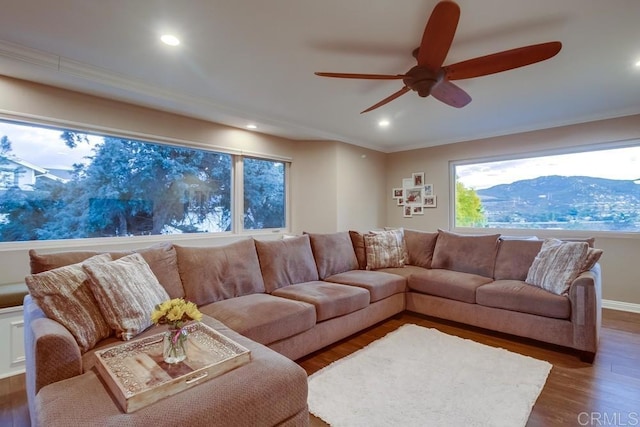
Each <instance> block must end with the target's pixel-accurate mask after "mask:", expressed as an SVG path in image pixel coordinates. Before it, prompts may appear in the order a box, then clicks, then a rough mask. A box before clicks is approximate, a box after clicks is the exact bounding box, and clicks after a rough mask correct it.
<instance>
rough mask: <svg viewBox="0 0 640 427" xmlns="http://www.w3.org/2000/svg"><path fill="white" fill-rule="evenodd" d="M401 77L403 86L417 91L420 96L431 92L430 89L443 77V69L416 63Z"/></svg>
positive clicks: (425, 95)
mask: <svg viewBox="0 0 640 427" xmlns="http://www.w3.org/2000/svg"><path fill="white" fill-rule="evenodd" d="M405 75H406V77H405V78H404V79H402V81H403V82H404V84H405V86H407V87H408V88H409V89H411V90H414V91H416V92H418V95H419V96H421V97H422V98H424V97H427V96H429V95H430V94H431V89H432V88H433V87H434V86H435V85H436V84H438V83H439V82H441V81H442V79H444V71H443V70H442V68H440V69H439V70H438V71H434V70H430V69H429V68H426V67H422V66H420V65H416V66H415V67H413V68H412V69H410V70H409V71H408V72H407V73H406V74H405Z"/></svg>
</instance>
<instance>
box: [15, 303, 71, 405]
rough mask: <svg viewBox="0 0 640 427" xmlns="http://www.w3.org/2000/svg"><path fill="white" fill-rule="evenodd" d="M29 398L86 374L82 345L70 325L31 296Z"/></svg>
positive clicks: (26, 330)
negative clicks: (46, 309)
mask: <svg viewBox="0 0 640 427" xmlns="http://www.w3.org/2000/svg"><path fill="white" fill-rule="evenodd" d="M24 344H25V362H26V381H27V384H26V385H27V397H28V398H29V399H30V400H31V399H32V398H33V397H35V395H36V394H37V393H38V391H39V390H40V389H41V388H42V387H44V386H46V385H48V384H51V383H54V382H57V381H61V380H64V379H67V378H71V377H73V376H76V375H80V374H81V373H82V356H81V353H80V347H78V343H77V342H76V340H75V338H73V335H71V333H70V332H69V330H68V329H67V328H65V327H64V326H62V325H61V324H60V323H58V322H56V321H55V320H53V319H50V318H48V317H47V316H46V315H45V314H44V312H43V311H42V309H41V308H40V307H39V306H38V304H37V303H36V302H35V301H33V299H32V298H31V296H30V295H27V296H26V297H25V299H24Z"/></svg>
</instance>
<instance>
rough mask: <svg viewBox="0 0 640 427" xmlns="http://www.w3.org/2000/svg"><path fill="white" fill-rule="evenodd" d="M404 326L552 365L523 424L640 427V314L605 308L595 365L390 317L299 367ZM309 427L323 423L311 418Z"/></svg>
mask: <svg viewBox="0 0 640 427" xmlns="http://www.w3.org/2000/svg"><path fill="white" fill-rule="evenodd" d="M405 323H415V324H417V325H421V326H425V327H429V328H436V329H438V330H440V331H442V332H445V333H447V334H451V335H457V336H459V337H462V338H469V339H472V340H474V341H477V342H480V343H483V344H487V345H491V346H495V347H502V348H505V349H507V350H510V351H513V352H516V353H520V354H524V355H527V356H531V357H534V358H536V359H541V360H546V361H548V362H549V363H551V364H553V369H552V370H551V373H550V374H549V378H548V379H547V382H546V384H545V387H544V389H543V391H542V393H541V394H540V397H539V398H538V401H537V402H536V404H535V406H534V408H533V411H532V412H531V417H530V418H529V422H528V423H527V426H532V427H533V426H536V427H538V426H540V427H549V426H602V425H618V426H622V425H625V426H633V425H639V426H640V314H634V313H627V312H621V311H614V310H603V325H602V333H601V337H600V348H599V351H598V354H597V355H596V358H595V361H594V363H593V364H588V363H585V362H582V361H580V359H579V358H578V356H577V355H576V354H575V353H572V352H571V351H569V350H566V349H563V348H559V347H556V346H551V345H546V344H541V343H538V342H533V341H529V340H525V339H518V338H514V337H511V336H506V335H502V334H498V333H495V332H489V331H486V330H482V329H477V328H472V327H469V326H465V325H460V324H456V323H452V322H445V321H441V320H437V319H433V318H429V317H426V316H421V315H416V314H410V313H403V314H400V315H398V316H396V317H393V318H391V319H389V320H387V321H385V322H382V323H380V324H378V325H376V326H374V327H372V328H369V329H367V330H365V331H363V332H361V333H359V334H357V335H355V336H353V337H350V338H348V339H345V340H343V341H341V342H339V343H336V344H334V345H332V346H329V347H327V348H325V349H323V350H321V351H318V352H316V353H313V354H311V355H309V356H307V357H304V358H303V359H300V360H298V363H299V364H300V365H301V366H302V367H303V368H304V369H305V370H306V371H307V374H312V373H313V372H316V371H317V370H319V369H321V368H323V367H325V366H327V365H328V364H330V363H331V362H333V361H335V360H338V359H340V358H342V357H344V356H346V355H348V354H351V353H353V352H355V351H357V350H359V349H361V348H362V347H364V346H366V345H367V344H369V343H371V342H373V341H375V340H376V339H378V338H381V337H383V336H384V335H386V334H387V333H389V332H391V331H393V330H395V329H397V328H398V327H400V326H402V325H403V324H405ZM28 425H29V415H28V409H27V402H26V392H25V386H24V375H16V376H13V377H9V378H5V379H2V380H0V426H3V427H4V426H6V427H10V426H13V427H25V426H28ZM311 425H312V426H323V425H325V424H324V423H323V422H322V421H321V420H319V419H317V418H315V417H311Z"/></svg>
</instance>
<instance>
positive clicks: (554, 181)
mask: <svg viewBox="0 0 640 427" xmlns="http://www.w3.org/2000/svg"><path fill="white" fill-rule="evenodd" d="M477 194H478V196H479V197H480V199H481V200H482V206H483V208H484V211H485V215H486V217H487V220H488V221H489V222H497V223H501V222H508V223H513V222H524V223H532V222H578V223H583V222H606V223H609V224H611V223H616V224H618V225H619V227H617V228H619V229H621V230H623V229H627V228H629V227H631V228H634V227H640V184H635V183H634V182H633V181H623V180H613V179H604V178H592V177H587V176H570V177H566V176H557V175H552V176H544V177H539V178H535V179H527V180H522V181H516V182H513V183H511V184H502V185H496V186H494V187H491V188H486V189H483V190H478V191H477ZM614 228H615V227H614ZM636 231H637V230H636Z"/></svg>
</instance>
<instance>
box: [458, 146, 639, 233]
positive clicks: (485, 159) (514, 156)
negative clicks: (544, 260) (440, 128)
mask: <svg viewBox="0 0 640 427" xmlns="http://www.w3.org/2000/svg"><path fill="white" fill-rule="evenodd" d="M630 147H640V138H628V139H623V140H616V141H610V142H600V143H595V144H584V145H575V146H570V147H558V148H548V149H543V150H533V151H523V152H518V153H508V154H497V155H492V156H479V157H470V158H465V159H456V160H450V161H449V216H448V222H449V229H450V230H451V231H453V232H458V233H470V234H487V233H500V234H503V235H509V236H521V237H529V236H537V237H538V238H546V237H558V236H565V237H584V236H585V235H588V236H592V237H596V238H597V237H600V238H629V239H640V231H637V232H635V231H627V232H623V231H605V230H565V229H553V230H550V229H522V228H508V227H495V228H493V227H492V228H488V227H486V228H485V227H458V226H456V222H455V220H456V210H455V209H456V166H461V165H471V164H480V163H489V162H499V161H508V160H521V159H528V158H535V157H547V156H556V155H566V154H579V153H585V152H594V151H603V150H614V149H619V148H630Z"/></svg>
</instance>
